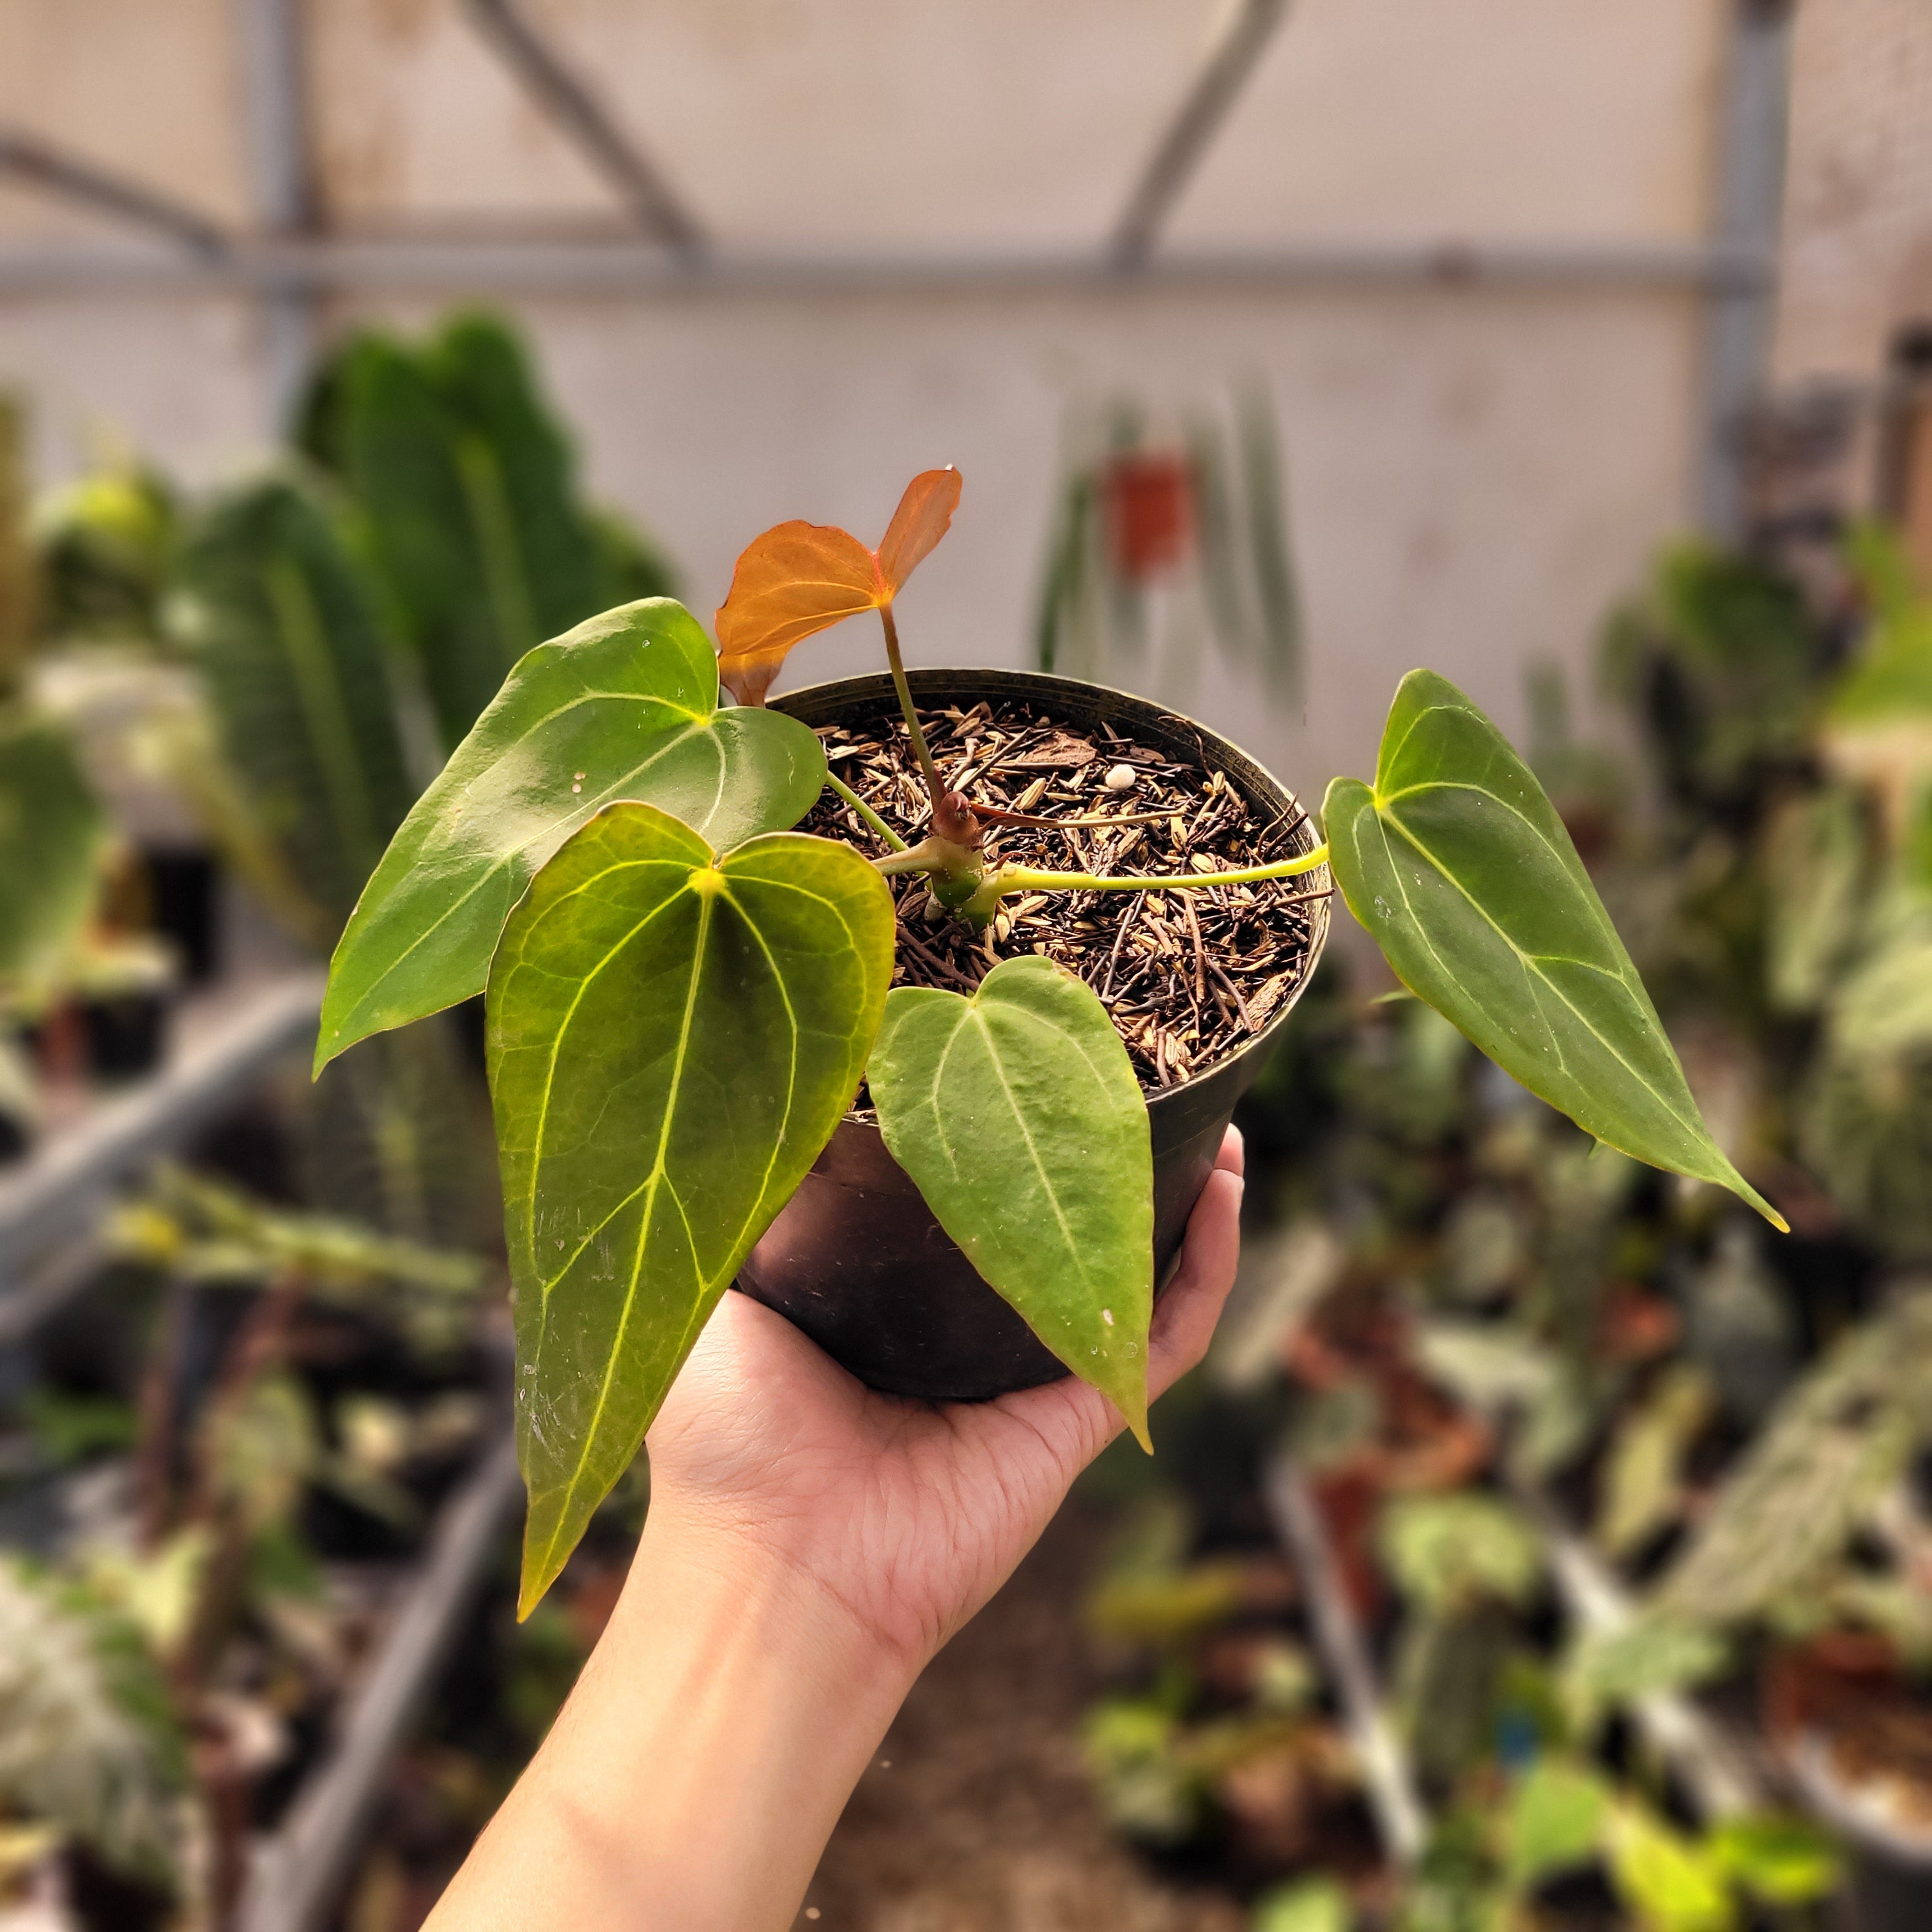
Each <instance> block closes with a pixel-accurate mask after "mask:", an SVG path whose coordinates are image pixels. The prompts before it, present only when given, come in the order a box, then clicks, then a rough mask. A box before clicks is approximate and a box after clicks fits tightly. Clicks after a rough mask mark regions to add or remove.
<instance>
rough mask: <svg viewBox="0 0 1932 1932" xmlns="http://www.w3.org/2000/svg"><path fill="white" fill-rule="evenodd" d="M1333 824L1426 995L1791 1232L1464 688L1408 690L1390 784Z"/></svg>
mask: <svg viewBox="0 0 1932 1932" xmlns="http://www.w3.org/2000/svg"><path fill="white" fill-rule="evenodd" d="M1322 815H1323V817H1324V819H1325V822H1326V826H1327V829H1328V843H1329V846H1330V848H1331V857H1330V862H1331V865H1332V866H1333V868H1334V874H1335V877H1336V880H1337V883H1339V884H1340V886H1341V888H1342V891H1343V895H1344V897H1346V899H1347V900H1348V901H1349V910H1350V911H1351V912H1352V913H1354V914H1355V916H1356V918H1358V919H1360V920H1361V922H1362V924H1363V925H1364V926H1367V929H1369V932H1370V934H1371V935H1373V937H1374V938H1375V941H1376V944H1378V945H1379V946H1380V947H1381V948H1382V951H1383V953H1384V954H1385V956H1387V958H1388V962H1389V964H1390V965H1391V966H1393V967H1394V968H1395V970H1396V972H1397V975H1398V976H1399V977H1400V979H1401V980H1402V982H1403V985H1405V986H1407V987H1408V988H1409V990H1410V991H1411V992H1414V993H1416V994H1418V995H1420V996H1421V998H1424V999H1425V1000H1427V1001H1428V1002H1429V1004H1430V1005H1431V1006H1433V1007H1435V1008H1436V1010H1438V1011H1439V1013H1443V1014H1445V1015H1446V1016H1447V1017H1448V1019H1451V1020H1452V1021H1453V1022H1454V1023H1455V1025H1457V1027H1458V1028H1460V1029H1461V1030H1462V1031H1463V1032H1464V1033H1465V1034H1467V1035H1468V1036H1469V1038H1470V1039H1471V1040H1474V1041H1475V1043H1476V1045H1477V1046H1479V1047H1481V1049H1482V1050H1483V1051H1484V1052H1485V1053H1487V1055H1489V1056H1490V1058H1491V1059H1492V1060H1493V1061H1495V1062H1496V1064H1497V1065H1498V1066H1499V1067H1502V1069H1503V1070H1504V1071H1505V1073H1509V1074H1511V1075H1512V1076H1514V1077H1515V1078H1516V1079H1518V1080H1520V1082H1522V1083H1523V1085H1524V1086H1526V1087H1527V1088H1529V1090H1530V1091H1531V1092H1532V1093H1533V1094H1540V1095H1541V1097H1542V1098H1543V1099H1544V1100H1547V1101H1548V1102H1549V1103H1550V1105H1551V1106H1553V1107H1555V1108H1557V1109H1559V1110H1560V1111H1561V1112H1563V1113H1565V1114H1568V1115H1569V1116H1570V1118H1571V1119H1572V1120H1573V1121H1575V1122H1576V1123H1577V1125H1578V1126H1579V1127H1582V1128H1583V1130H1585V1132H1586V1133H1592V1134H1594V1135H1595V1136H1596V1137H1597V1138H1598V1139H1599V1140H1600V1141H1602V1142H1606V1143H1607V1145H1610V1146H1611V1147H1614V1148H1621V1149H1622V1151H1624V1152H1625V1154H1634V1156H1635V1157H1637V1159H1638V1160H1644V1161H1648V1162H1649V1163H1650V1164H1651V1165H1652V1166H1653V1167H1661V1168H1667V1169H1670V1170H1671V1171H1672V1172H1674V1173H1677V1174H1687V1175H1692V1176H1694V1178H1697V1180H1700V1181H1715V1182H1716V1183H1717V1184H1718V1185H1719V1186H1720V1187H1728V1188H1730V1190H1732V1192H1733V1193H1735V1194H1736V1195H1738V1196H1740V1197H1741V1198H1742V1199H1744V1200H1745V1201H1748V1202H1750V1203H1751V1205H1752V1206H1753V1207H1754V1208H1756V1209H1757V1211H1759V1213H1760V1214H1763V1215H1764V1216H1765V1217H1766V1219H1767V1220H1769V1221H1771V1222H1772V1223H1774V1224H1775V1226H1778V1227H1780V1228H1782V1227H1783V1226H1784V1222H1783V1220H1781V1219H1780V1217H1779V1216H1778V1214H1777V1213H1776V1211H1775V1210H1774V1209H1773V1208H1772V1207H1771V1206H1770V1205H1769V1203H1768V1202H1766V1201H1765V1200H1764V1199H1763V1197H1762V1196H1760V1194H1759V1193H1757V1190H1755V1189H1754V1188H1753V1187H1751V1184H1750V1183H1749V1182H1748V1181H1746V1180H1745V1178H1744V1177H1743V1176H1742V1175H1740V1174H1739V1172H1738V1171H1737V1169H1736V1168H1735V1167H1733V1166H1732V1165H1731V1163H1730V1161H1729V1160H1727V1159H1726V1158H1725V1157H1724V1154H1723V1152H1722V1151H1721V1149H1720V1148H1718V1144H1717V1142H1715V1141H1714V1140H1713V1139H1712V1138H1711V1135H1710V1131H1709V1129H1708V1128H1707V1127H1706V1126H1705V1124H1704V1122H1703V1117H1702V1116H1701V1115H1700V1114H1699V1113H1698V1111H1697V1103H1696V1101H1694V1100H1693V1099H1692V1098H1691V1089H1690V1088H1689V1086H1688V1085H1687V1084H1686V1082H1685V1078H1684V1070H1683V1068H1682V1067H1681V1066H1680V1065H1679V1063H1678V1059H1677V1055H1676V1052H1675V1051H1674V1050H1673V1048H1672V1046H1671V1044H1670V1040H1669V1039H1668V1038H1667V1037H1666V1035H1665V1034H1664V1027H1663V1023H1662V1022H1661V1021H1660V1020H1659V1019H1658V1016H1657V1010H1656V1008H1655V1007H1653V1006H1652V1004H1651V1003H1650V996H1649V994H1647V993H1646V992H1645V991H1644V988H1643V981H1642V980H1640V979H1639V978H1638V977H1637V968H1635V967H1634V965H1632V964H1631V957H1630V955H1629V954H1628V953H1627V952H1625V950H1624V945H1623V942H1622V940H1620V939H1619V938H1618V937H1617V934H1616V928H1615V927H1614V926H1612V925H1611V923H1610V914H1609V913H1607V912H1606V911H1605V910H1604V904H1603V901H1602V900H1601V899H1600V898H1598V896H1597V890H1596V888H1595V886H1593V885H1592V884H1591V883H1590V877H1589V874H1588V873H1587V872H1586V871H1584V869H1583V861H1582V860H1581V859H1579V858H1578V857H1577V848H1576V847H1575V846H1574V845H1573V844H1571V841H1570V835H1569V833H1568V832H1566V831H1565V829H1564V827H1563V821H1562V820H1561V819H1560V818H1559V817H1558V816H1557V815H1556V811H1555V809H1554V808H1553V806H1552V805H1551V804H1550V801H1549V799H1547V798H1546V797H1545V796H1544V793H1543V787H1541V785H1540V784H1538V783H1537V781H1536V779H1535V776H1534V775H1532V772H1531V771H1530V769H1529V766H1527V765H1526V764H1525V763H1523V760H1521V759H1520V757H1517V754H1516V753H1515V752H1514V751H1513V750H1511V748H1510V745H1509V742H1508V739H1505V737H1504V736H1503V735H1502V733H1501V732H1500V731H1499V730H1497V729H1496V727H1495V725H1493V724H1491V723H1490V721H1489V719H1488V718H1486V717H1485V716H1484V715H1483V713H1482V712H1481V711H1479V710H1478V709H1477V708H1476V706H1475V705H1474V704H1472V703H1470V701H1469V699H1468V698H1466V697H1464V696H1463V694H1462V693H1461V692H1460V691H1458V690H1457V688H1456V687H1455V686H1454V685H1453V684H1451V683H1450V682H1448V679H1445V678H1441V677H1438V676H1436V673H1434V672H1433V671H1426V670H1415V671H1411V672H1410V673H1409V675H1408V676H1406V678H1404V679H1403V681H1402V684H1401V687H1400V689H1398V690H1397V693H1396V697H1395V703H1394V705H1393V706H1391V708H1390V710H1389V717H1388V726H1387V728H1386V729H1385V730H1384V732H1383V733H1382V752H1381V755H1380V757H1379V758H1378V759H1377V760H1376V782H1375V786H1374V789H1373V790H1371V789H1370V787H1368V786H1367V785H1365V784H1362V783H1361V781H1360V780H1359V779H1355V778H1337V779H1336V780H1335V781H1334V783H1333V784H1331V785H1330V786H1329V787H1328V797H1327V799H1325V801H1324V802H1323V805H1322Z"/></svg>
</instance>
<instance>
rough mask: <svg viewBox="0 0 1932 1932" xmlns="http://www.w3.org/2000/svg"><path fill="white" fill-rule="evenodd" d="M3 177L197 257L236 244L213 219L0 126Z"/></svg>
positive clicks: (218, 252) (224, 250)
mask: <svg viewBox="0 0 1932 1932" xmlns="http://www.w3.org/2000/svg"><path fill="white" fill-rule="evenodd" d="M0 174H4V175H11V176H13V178H14V179H15V180H17V181H29V182H31V183H32V184H33V185H34V187H38V188H43V189H45V190H46V191H47V192H48V193H50V194H55V195H59V196H64V197H65V199H68V200H69V201H77V202H83V203H85V204H86V205H87V206H88V207H89V208H99V209H101V210H102V211H104V212H106V213H107V214H118V215H120V216H121V217H123V218H124V220H129V221H135V222H139V223H140V224H141V226H142V227H144V228H152V229H157V230H158V231H159V232H160V233H162V234H163V235H168V236H172V237H173V239H175V241H177V242H184V243H185V244H186V245H187V246H188V247H189V248H191V249H193V251H194V252H195V253H196V254H197V255H202V256H207V257H216V256H220V255H225V254H227V252H228V251H229V248H230V246H231V245H232V242H233V238H232V237H231V236H229V233H228V231H227V230H226V229H225V228H224V227H223V226H222V224H221V223H220V222H218V221H217V220H215V219H214V217H212V216H211V215H207V214H202V212H201V211H200V210H199V209H198V208H190V207H189V206H188V205H187V203H185V202H179V201H176V200H175V199H174V197H173V196H172V195H169V194H166V193H162V192H160V191H159V190H156V189H154V188H151V187H143V186H142V184H141V183H140V182H139V181H130V179H129V178H127V176H126V175H120V174H116V173H115V172H113V171H112V170H111V169H107V168H103V167H100V166H97V165H96V164H95V163H94V162H92V161H89V160H83V159H82V158H81V157H80V156H79V155H77V154H64V153H63V152H62V151H61V150H60V149H59V148H55V147H52V146H50V145H49V144H48V143H47V142H45V141H43V140H41V139H39V138H38V137H37V136H34V135H32V134H23V133H20V132H19V131H18V130H14V129H9V128H0Z"/></svg>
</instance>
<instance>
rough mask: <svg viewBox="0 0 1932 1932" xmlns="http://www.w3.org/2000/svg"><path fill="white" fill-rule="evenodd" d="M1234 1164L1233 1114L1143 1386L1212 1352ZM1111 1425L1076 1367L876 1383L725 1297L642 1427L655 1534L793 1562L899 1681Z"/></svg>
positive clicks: (921, 1660) (1026, 1540)
mask: <svg viewBox="0 0 1932 1932" xmlns="http://www.w3.org/2000/svg"><path fill="white" fill-rule="evenodd" d="M1241 1173H1242V1147H1241V1135H1240V1133H1238V1131H1237V1130H1235V1129H1234V1128H1232V1127H1231V1128H1229V1130H1228V1134H1227V1137H1226V1139H1225V1140H1224V1141H1223V1143H1222V1145H1221V1151H1220V1157H1219V1159H1218V1160H1217V1163H1216V1166H1215V1169H1214V1172H1213V1173H1212V1174H1211V1175H1210V1176H1209V1177H1208V1186H1207V1187H1206V1189H1205V1191H1204V1192H1203V1193H1202V1196H1201V1199H1200V1202H1199V1205H1197V1206H1196V1208H1195V1210H1194V1213H1193V1218H1192V1219H1191V1220H1190V1222H1189V1223H1188V1229H1187V1243H1186V1245H1185V1247H1184V1249H1183V1250H1182V1253H1181V1265H1180V1267H1179V1268H1178V1271H1177V1272H1176V1274H1175V1277H1174V1280H1173V1281H1172V1283H1171V1284H1170V1285H1169V1288H1168V1290H1167V1292H1166V1294H1164V1295H1163V1296H1162V1297H1161V1298H1160V1304H1159V1306H1158V1307H1157V1309H1156V1310H1155V1313H1154V1327H1153V1331H1152V1334H1151V1337H1150V1338H1149V1342H1150V1346H1149V1350H1148V1396H1149V1397H1150V1399H1151V1398H1152V1397H1155V1396H1158V1395H1159V1394H1161V1393H1162V1392H1163V1391H1164V1390H1165V1389H1166V1388H1168V1386H1169V1385H1170V1384H1171V1383H1172V1382H1174V1381H1175V1379H1177V1378H1178V1377H1179V1376H1181V1375H1183V1374H1184V1373H1186V1372H1187V1370H1189V1369H1190V1368H1192V1367H1193V1366H1194V1365H1195V1364H1196V1363H1197V1362H1198V1361H1199V1360H1200V1359H1201V1358H1202V1355H1203V1354H1204V1353H1205V1352H1206V1349H1207V1346H1208V1338H1209V1337H1210V1336H1211V1335H1212V1334H1213V1333H1214V1324H1215V1322H1216V1321H1217V1319H1219V1317H1220V1313H1221V1307H1222V1304H1223V1301H1226V1298H1227V1294H1228V1290H1229V1286H1230V1285H1231V1284H1232V1282H1233V1280H1234V1275H1235V1257H1236V1254H1237V1252H1238V1247H1239V1241H1240V1235H1239V1217H1240V1211H1241V1187H1242V1181H1241ZM1122 1426H1123V1425H1122V1422H1121V1417H1120V1415H1119V1414H1118V1412H1117V1411H1116V1410H1115V1409H1114V1408H1113V1406H1112V1404H1111V1403H1109V1402H1107V1400H1106V1399H1105V1398H1104V1397H1102V1396H1101V1395H1100V1394H1098V1393H1097V1391H1094V1389H1092V1388H1089V1387H1088V1385H1086V1384H1085V1383H1084V1382H1079V1381H1076V1380H1075V1379H1073V1378H1072V1377H1068V1378H1067V1379H1065V1380H1064V1381H1061V1382H1052V1383H1049V1384H1048V1385H1046V1386H1045V1387H1044V1388H1034V1389H1028V1390H1025V1391H1022V1393H1020V1394H1016V1395H1010V1396H1004V1397H1000V1398H998V1400H995V1401H992V1402H984V1403H949V1404H946V1405H944V1406H934V1405H931V1404H927V1403H912V1402H908V1401H906V1400H901V1399H900V1398H898V1397H892V1396H886V1395H880V1394H875V1393H874V1392H873V1391H871V1390H869V1389H867V1388H865V1387H864V1386H863V1385H862V1384H860V1383H859V1382H857V1381H856V1380H855V1379H853V1377H852V1376H850V1375H848V1374H847V1373H846V1372H845V1371H844V1370H843V1369H841V1368H840V1367H838V1365H837V1364H835V1362H833V1361H832V1360H831V1359H830V1358H829V1357H828V1356H826V1355H823V1354H822V1353H821V1352H820V1351H819V1349H817V1347H815V1346H814V1345H813V1344H812V1343H811V1342H810V1341H809V1340H807V1339H806V1337H805V1336H804V1335H803V1334H801V1333H800V1331H799V1330H797V1329H796V1328H793V1326H792V1325H791V1324H790V1322H787V1321H786V1320H785V1319H784V1317H783V1316H780V1315H777V1314H775V1313H772V1310H769V1309H768V1308H766V1307H763V1305H761V1304H760V1303H758V1302H756V1301H753V1300H752V1299H751V1298H750V1297H749V1296H748V1295H735V1294H734V1295H726V1296H725V1298H724V1301H722V1302H721V1304H719V1306H718V1310H717V1311H716V1313H715V1314H713V1315H712V1318H711V1320H710V1322H709V1325H707V1326H706V1329H705V1332H704V1334H703V1337H702V1338H701V1339H700V1341H699V1342H698V1344H697V1347H696V1349H694V1351H693V1352H692V1354H691V1358H690V1360H689V1361H688V1362H687V1363H686V1364H685V1367H684V1370H683V1371H682V1373H681V1374H680V1375H679V1377H678V1379H677V1381H676V1384H675V1385H673V1388H672V1390H671V1392H670V1396H669V1397H668V1398H667V1400H666V1401H665V1403H664V1408H663V1409H662V1410H661V1412H660V1413H659V1415H658V1418H657V1421H656V1422H655V1424H653V1425H652V1429H651V1432H650V1435H649V1438H648V1442H649V1449H650V1458H651V1504H650V1511H651V1517H652V1523H653V1528H654V1529H655V1530H658V1531H661V1532H668V1534H669V1535H670V1537H672V1538H675V1539H676V1540H678V1541H684V1542H695V1543H697V1544H700V1545H703V1546H706V1547H712V1548H715V1549H718V1550H727V1551H728V1550H735V1549H745V1550H753V1549H754V1550H756V1551H757V1552H758V1553H759V1556H760V1561H761V1562H767V1563H769V1562H778V1563H781V1564H782V1565H785V1566H787V1568H788V1569H789V1570H790V1571H791V1572H792V1573H793V1574H795V1575H796V1577H799V1578H800V1579H802V1580H805V1582H807V1583H808V1584H809V1585H811V1586H812V1587H813V1588H814V1589H816V1590H817V1591H819V1592H822V1593H823V1595H824V1596H825V1597H826V1598H828V1599H829V1600H830V1602H831V1603H832V1604H834V1605H835V1606H837V1607H838V1608H840V1609H841V1610H843V1611H844V1612H845V1613H847V1614H849V1615H850V1617H851V1618H852V1619H853V1620H854V1621H855V1622H856V1623H857V1625H859V1628H860V1629H861V1630H862V1631H863V1633H864V1634H865V1635H866V1637H868V1638H869V1639H870V1640H871V1641H872V1642H873V1643H875V1644H877V1646H879V1647H880V1650H881V1651H882V1652H883V1653H884V1654H885V1655H886V1657H887V1658H890V1659H891V1660H892V1661H893V1662H894V1663H895V1664H898V1665H900V1666H901V1667H906V1668H907V1670H908V1681H910V1674H916V1672H917V1671H918V1670H919V1668H920V1667H922V1665H923V1664H925V1663H926V1661H927V1660H928V1659H929V1658H930V1657H931V1656H932V1655H933V1653H934V1652H936V1651H937V1650H938V1649H939V1648H940V1647H941V1645H943V1644H944V1643H945V1642H946V1641H947V1639H948V1638H949V1637H951V1636H952V1635H953V1633H954V1632H955V1631H956V1630H958V1629H959V1627H960V1626H961V1625H962V1624H964V1623H965V1622H966V1621H967V1620H968V1619H969V1618H970V1617H971V1616H973V1614H974V1612H975V1611H977V1610H979V1609H980V1607H981V1606H982V1605H983V1604H985V1603H986V1601H987V1599H988V1598H990V1597H991V1596H992V1595H993V1593H994V1592H995V1591H996V1590H997V1589H998V1588H999V1587H1000V1586H1001V1584H1002V1583H1004V1582H1005V1580H1007V1577H1008V1576H1009V1575H1010V1574H1011V1573H1012V1571H1013V1568H1014V1567H1015V1565H1017V1564H1018V1562H1019V1560H1020V1559H1021V1558H1022V1556H1025V1554H1026V1553H1027V1551H1028V1550H1029V1549H1030V1548H1031V1547H1032V1545H1033V1544H1034V1541H1035V1540H1036V1539H1037V1538H1038V1537H1039V1535H1040V1532H1041V1531H1042V1530H1043V1529H1045V1528H1046V1524H1047V1522H1048V1520H1049V1519H1050V1518H1051V1517H1052V1515H1053V1513H1054V1511H1055V1510H1056V1509H1058V1508H1059V1506H1060V1504H1061V1500H1062V1499H1063V1498H1064V1496H1066V1494H1067V1489H1068V1487H1069V1485H1070V1484H1071V1483H1072V1482H1073V1478H1075V1477H1076V1475H1079V1472H1080V1471H1081V1470H1082V1469H1084V1468H1085V1466H1087V1464H1088V1463H1090V1462H1091V1461H1092V1460H1093V1459H1094V1457H1095V1456H1097V1454H1099V1453H1100V1451H1101V1449H1103V1448H1104V1447H1105V1446H1106V1444H1107V1443H1108V1442H1110V1441H1111V1440H1112V1439H1113V1437H1114V1436H1116V1435H1118V1433H1120V1431H1121V1427H1122ZM721 1560H725V1561H728V1560H729V1559H728V1558H727V1559H721Z"/></svg>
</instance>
